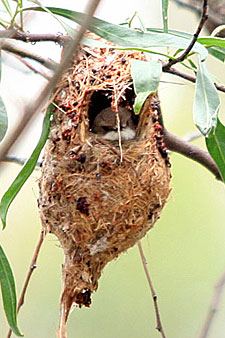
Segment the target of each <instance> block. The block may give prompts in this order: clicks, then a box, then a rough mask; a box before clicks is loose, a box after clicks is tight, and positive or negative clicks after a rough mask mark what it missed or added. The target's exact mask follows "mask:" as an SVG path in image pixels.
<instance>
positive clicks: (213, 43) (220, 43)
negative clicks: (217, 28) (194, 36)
mask: <svg viewBox="0 0 225 338" xmlns="http://www.w3.org/2000/svg"><path fill="white" fill-rule="evenodd" d="M198 42H199V43H201V44H202V45H204V46H205V47H223V48H225V40H224V39H221V38H216V37H215V38H213V37H211V36H206V37H203V38H198Z"/></svg>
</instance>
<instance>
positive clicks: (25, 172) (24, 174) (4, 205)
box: [0, 104, 53, 229]
mask: <svg viewBox="0 0 225 338" xmlns="http://www.w3.org/2000/svg"><path fill="white" fill-rule="evenodd" d="M52 108H53V106H52V104H51V105H50V106H49V107H48V109H47V112H46V115H45V118H44V121H43V129H42V133H41V137H40V139H39V142H38V144H37V146H36V148H35V149H34V151H33V153H32V154H31V156H30V158H29V159H28V161H27V162H26V163H25V165H24V166H23V168H22V170H21V171H20V173H19V174H18V175H17V177H16V178H15V180H14V181H13V183H12V184H11V186H10V187H9V189H8V190H7V191H6V193H5V194H4V196H3V197H2V200H1V203H0V215H1V220H2V224H3V229H4V228H5V226H6V216H7V211H8V209H9V206H10V204H11V203H12V201H13V200H14V198H15V197H16V195H17V194H18V192H19V191H20V189H21V188H22V186H23V185H24V183H25V182H26V180H27V179H28V177H29V176H30V175H31V173H32V172H33V170H34V168H35V165H36V163H37V161H38V158H39V155H40V152H41V150H42V148H43V147H44V145H45V142H46V140H47V138H48V134H49V130H50V117H51V115H52Z"/></svg>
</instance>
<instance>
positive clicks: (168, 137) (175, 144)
mask: <svg viewBox="0 0 225 338" xmlns="http://www.w3.org/2000/svg"><path fill="white" fill-rule="evenodd" d="M164 140H165V143H166V146H167V148H168V149H169V150H172V151H175V152H177V153H180V154H181V155H184V156H186V157H188V158H189V159H191V160H194V161H196V162H198V163H200V164H201V165H203V166H204V167H205V168H207V169H208V170H209V171H210V172H211V173H212V174H214V175H215V176H216V178H217V179H218V180H222V178H221V175H220V173H219V170H218V168H217V165H216V163H215V162H214V160H213V159H212V157H211V156H210V154H209V153H208V152H207V151H205V150H202V149H201V148H199V147H197V146H195V145H194V144H191V143H189V142H186V141H184V140H182V139H181V138H180V137H178V136H176V135H173V134H172V133H170V132H169V131H167V130H166V129H164Z"/></svg>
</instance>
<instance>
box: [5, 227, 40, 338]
mask: <svg viewBox="0 0 225 338" xmlns="http://www.w3.org/2000/svg"><path fill="white" fill-rule="evenodd" d="M44 239H45V231H44V230H42V231H41V235H40V238H39V241H38V244H37V246H36V249H35V252H34V256H33V258H32V261H31V264H30V268H29V271H28V274H27V277H26V279H25V282H24V286H23V289H22V292H21V295H20V299H19V302H18V306H17V313H18V312H19V311H20V309H21V307H22V306H23V304H24V299H25V295H26V291H27V288H28V285H29V282H30V279H31V276H32V274H33V271H34V270H35V269H36V267H37V265H36V264H37V258H38V255H39V252H40V249H41V246H42V244H43V241H44ZM11 334H12V330H11V329H10V330H9V332H8V335H7V338H10V337H11Z"/></svg>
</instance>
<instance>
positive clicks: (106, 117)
mask: <svg viewBox="0 0 225 338" xmlns="http://www.w3.org/2000/svg"><path fill="white" fill-rule="evenodd" d="M118 114H119V122H120V133H119V132H118V122H117V113H116V112H115V111H113V110H112V108H111V107H108V108H105V109H103V110H101V112H100V113H98V115H97V116H96V117H95V119H94V122H93V125H92V132H94V133H96V134H97V135H98V136H100V137H102V138H103V139H105V140H109V141H117V140H119V134H120V135H121V140H122V141H127V140H132V139H134V138H135V135H136V133H135V125H134V122H133V120H132V113H131V112H130V111H129V110H128V109H127V108H125V107H121V106H119V107H118Z"/></svg>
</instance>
